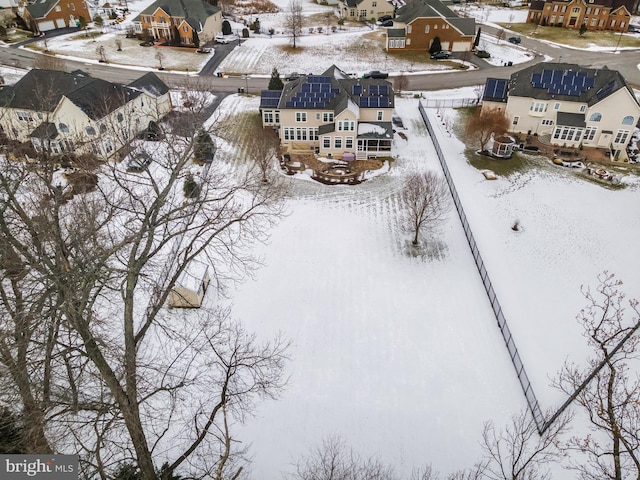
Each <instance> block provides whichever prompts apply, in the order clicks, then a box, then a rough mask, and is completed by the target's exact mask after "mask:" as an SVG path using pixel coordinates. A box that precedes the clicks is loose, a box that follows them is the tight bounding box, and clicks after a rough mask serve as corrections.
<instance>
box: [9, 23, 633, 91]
mask: <svg viewBox="0 0 640 480" xmlns="http://www.w3.org/2000/svg"><path fill="white" fill-rule="evenodd" d="M496 30H497V29H495V28H492V27H490V26H487V25H482V31H483V32H485V33H494V34H495V33H496ZM501 41H503V42H504V41H506V40H501ZM521 47H524V48H527V49H529V50H531V51H534V52H536V56H535V58H534V59H533V60H531V61H529V62H527V63H520V64H518V65H514V66H512V67H501V66H492V65H489V64H488V63H486V62H485V61H483V60H481V59H478V58H477V57H475V56H473V55H471V57H472V58H471V59H470V61H471V62H472V63H474V64H476V65H477V66H478V69H473V70H465V71H450V72H446V73H441V74H433V73H430V74H425V75H419V74H418V75H410V76H407V79H408V88H407V90H440V89H443V88H456V87H464V86H469V85H479V84H483V83H484V82H485V80H486V78H487V77H498V78H508V77H509V75H511V73H513V72H516V71H518V70H521V69H522V68H523V67H525V66H528V65H532V64H534V63H537V62H541V61H543V60H544V59H545V58H550V59H553V60H554V61H559V62H567V63H576V64H579V65H582V66H585V67H595V68H602V67H604V66H607V67H608V68H610V69H612V70H618V71H619V72H620V73H621V74H622V75H623V76H624V78H625V79H626V80H627V82H628V83H629V84H630V85H632V86H634V87H638V88H640V71H639V70H638V67H637V66H638V64H640V50H634V51H620V52H617V53H615V54H614V53H612V52H593V51H587V50H579V49H573V48H560V47H556V46H553V45H549V44H547V43H544V42H540V41H537V40H534V39H531V38H524V37H523V40H522V44H521ZM214 48H215V49H216V55H214V57H213V58H212V60H211V61H210V62H209V63H208V64H207V65H206V66H205V67H204V68H203V69H202V71H201V72H200V74H195V73H193V74H190V75H186V74H184V73H171V72H164V71H162V72H161V71H157V72H156V73H157V74H158V76H159V77H160V78H162V80H163V81H164V82H165V83H167V85H169V86H170V87H182V86H184V85H185V84H191V85H193V86H194V87H199V88H206V89H208V90H212V91H218V92H227V93H233V92H237V91H238V89H239V88H244V89H245V92H247V93H257V92H259V91H260V90H261V89H264V88H267V85H268V83H269V79H268V78H252V77H248V78H245V77H240V76H238V77H225V78H219V77H217V76H215V75H213V72H214V71H215V69H216V67H217V65H218V64H219V62H220V61H221V60H222V59H223V58H224V56H226V54H228V53H229V52H230V51H231V50H232V49H233V48H242V47H241V46H237V45H236V44H235V43H234V44H228V45H215V46H214ZM40 55H41V54H40V53H38V52H35V51H31V50H25V49H15V48H0V64H3V65H5V66H9V67H32V66H33V65H34V64H36V62H37V58H38V57H39V56H40ZM216 57H217V58H216ZM61 61H62V62H64V64H65V66H66V68H67V69H68V70H75V69H82V70H84V71H86V72H87V73H89V74H91V75H92V76H95V77H98V78H104V79H105V80H109V81H112V82H118V83H128V82H131V81H133V80H135V79H136V78H138V77H140V76H141V75H142V73H141V71H138V70H131V69H126V68H121V67H118V66H117V65H109V64H94V63H87V62H83V61H74V60H65V59H61Z"/></svg>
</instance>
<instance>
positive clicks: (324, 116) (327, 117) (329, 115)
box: [322, 112, 333, 123]
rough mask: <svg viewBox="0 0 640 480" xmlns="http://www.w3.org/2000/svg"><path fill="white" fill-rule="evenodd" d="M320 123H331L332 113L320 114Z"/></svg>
mask: <svg viewBox="0 0 640 480" xmlns="http://www.w3.org/2000/svg"><path fill="white" fill-rule="evenodd" d="M322 121H323V122H325V123H328V122H333V112H324V113H323V114H322Z"/></svg>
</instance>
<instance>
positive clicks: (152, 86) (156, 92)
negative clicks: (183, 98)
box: [128, 72, 169, 97]
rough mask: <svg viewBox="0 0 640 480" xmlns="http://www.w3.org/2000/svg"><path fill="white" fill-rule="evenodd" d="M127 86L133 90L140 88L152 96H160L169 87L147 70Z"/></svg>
mask: <svg viewBox="0 0 640 480" xmlns="http://www.w3.org/2000/svg"><path fill="white" fill-rule="evenodd" d="M128 87H129V88H133V89H135V90H142V91H143V92H145V93H147V94H148V95H151V96H152V97H160V96H162V95H164V94H165V93H167V92H168V91H169V87H167V85H166V84H165V83H164V82H163V81H162V80H160V78H159V77H158V76H157V75H156V74H155V73H153V72H149V73H147V74H146V75H143V76H142V77H140V78H138V79H137V80H134V81H133V82H131V83H130V84H129V85H128Z"/></svg>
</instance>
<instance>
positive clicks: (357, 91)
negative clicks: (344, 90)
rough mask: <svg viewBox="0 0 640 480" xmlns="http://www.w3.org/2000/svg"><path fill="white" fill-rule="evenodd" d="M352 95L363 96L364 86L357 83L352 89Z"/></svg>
mask: <svg viewBox="0 0 640 480" xmlns="http://www.w3.org/2000/svg"><path fill="white" fill-rule="evenodd" d="M351 93H353V94H354V95H361V94H362V85H360V84H359V83H356V84H355V85H354V86H353V87H351Z"/></svg>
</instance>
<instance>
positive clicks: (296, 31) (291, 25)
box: [284, 0, 303, 48]
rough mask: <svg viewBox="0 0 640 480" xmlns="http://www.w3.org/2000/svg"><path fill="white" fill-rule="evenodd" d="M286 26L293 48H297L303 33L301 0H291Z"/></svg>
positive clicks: (286, 15)
mask: <svg viewBox="0 0 640 480" xmlns="http://www.w3.org/2000/svg"><path fill="white" fill-rule="evenodd" d="M284 26H285V30H286V32H287V33H288V34H289V37H291V42H292V44H293V48H297V40H298V37H299V36H300V35H302V26H303V17H302V2H301V1H300V0H289V5H288V7H287V11H286V13H285V20H284Z"/></svg>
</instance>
